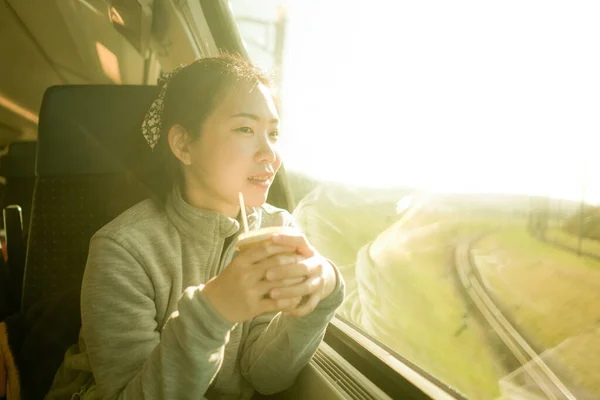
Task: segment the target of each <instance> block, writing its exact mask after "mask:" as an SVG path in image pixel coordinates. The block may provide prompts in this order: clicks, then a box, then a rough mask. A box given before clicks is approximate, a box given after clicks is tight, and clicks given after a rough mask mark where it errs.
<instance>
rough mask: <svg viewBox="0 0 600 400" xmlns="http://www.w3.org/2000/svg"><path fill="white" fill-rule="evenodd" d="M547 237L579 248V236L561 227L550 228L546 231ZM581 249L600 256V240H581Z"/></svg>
mask: <svg viewBox="0 0 600 400" xmlns="http://www.w3.org/2000/svg"><path fill="white" fill-rule="evenodd" d="M546 238H547V239H548V240H553V241H556V242H558V243H561V244H564V245H566V246H569V247H571V248H573V249H578V248H579V237H577V236H575V235H573V234H570V233H568V232H565V231H564V230H562V229H560V228H549V229H548V230H547V231H546ZM581 250H582V251H583V252H584V253H590V254H593V255H596V256H598V257H600V242H599V241H597V240H593V239H588V238H584V239H583V240H582V241H581Z"/></svg>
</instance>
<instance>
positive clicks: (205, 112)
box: [152, 54, 272, 204]
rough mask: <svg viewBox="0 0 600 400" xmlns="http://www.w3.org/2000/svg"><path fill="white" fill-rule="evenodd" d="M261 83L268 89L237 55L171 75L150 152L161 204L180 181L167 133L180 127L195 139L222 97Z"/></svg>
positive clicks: (260, 74)
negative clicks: (153, 161) (155, 138)
mask: <svg viewBox="0 0 600 400" xmlns="http://www.w3.org/2000/svg"><path fill="white" fill-rule="evenodd" d="M248 83H250V84H258V83H261V84H263V85H265V86H267V87H271V86H272V85H271V79H270V78H269V77H267V75H265V74H264V73H263V72H262V71H261V70H260V69H258V68H256V67H255V66H253V65H252V64H251V63H250V62H248V61H247V60H245V59H243V58H241V57H240V56H237V55H231V54H224V55H221V56H218V57H210V58H201V59H199V60H196V61H194V62H192V63H191V64H188V65H186V66H185V67H183V68H182V69H181V70H179V71H178V72H177V73H176V74H175V75H173V76H172V77H171V78H170V79H169V81H168V86H167V91H166V93H165V97H164V109H163V113H162V116H161V132H160V139H159V140H158V143H157V144H156V147H155V148H154V156H155V163H156V169H155V171H154V176H153V179H152V181H153V184H154V186H155V187H154V188H153V192H154V194H155V195H156V197H157V198H158V200H159V201H160V202H161V203H163V204H164V202H165V200H166V198H167V196H168V194H169V193H170V192H171V190H172V189H173V185H176V184H177V185H180V184H181V183H182V180H183V177H182V173H181V165H180V161H179V159H177V157H176V156H175V155H174V154H173V152H172V151H171V149H170V147H169V141H168V133H169V130H170V128H171V127H172V126H173V125H181V126H182V127H183V128H185V129H186V131H187V132H188V133H189V134H190V135H191V136H192V139H197V138H198V137H199V135H200V132H201V130H202V125H203V124H204V121H205V120H206V118H207V117H208V116H209V115H210V113H211V112H212V111H213V109H214V107H215V105H216V104H217V103H218V102H219V101H220V100H221V99H222V98H223V97H224V95H225V94H226V93H227V92H228V91H229V90H230V89H232V88H233V87H235V86H236V85H241V84H248Z"/></svg>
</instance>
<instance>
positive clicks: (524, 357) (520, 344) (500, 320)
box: [454, 240, 576, 400]
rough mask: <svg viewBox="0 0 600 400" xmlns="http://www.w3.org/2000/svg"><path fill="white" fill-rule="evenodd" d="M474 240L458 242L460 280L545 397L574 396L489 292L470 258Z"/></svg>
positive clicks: (555, 399) (554, 399) (569, 398)
mask: <svg viewBox="0 0 600 400" xmlns="http://www.w3.org/2000/svg"><path fill="white" fill-rule="evenodd" d="M473 243H474V240H465V241H462V242H461V243H459V244H458V246H457V247H456V249H455V253H454V263H455V267H456V269H457V273H458V278H459V281H460V283H461V284H462V285H463V287H464V289H465V291H466V293H467V295H468V296H469V298H470V300H471V301H472V302H473V303H474V304H475V306H476V307H477V309H478V310H479V311H480V312H481V314H482V315H483V318H484V319H485V321H486V322H487V323H488V324H489V325H490V327H491V328H492V329H493V330H494V332H495V333H496V334H497V335H498V337H499V338H500V340H501V341H502V342H503V343H504V345H505V346H506V348H507V349H508V350H509V351H510V353H512V355H513V356H514V357H515V358H516V359H517V360H518V361H519V363H520V364H521V365H522V366H523V368H524V371H525V372H526V373H527V374H528V375H529V377H530V378H531V380H532V381H533V382H535V384H536V385H537V387H539V389H540V390H541V391H542V393H543V394H544V395H545V396H546V398H548V399H552V400H563V399H567V400H574V399H576V397H575V395H573V393H571V391H570V390H569V388H567V386H566V385H565V384H564V383H563V382H562V381H561V380H560V379H559V378H558V377H557V376H556V374H555V373H554V372H553V371H552V369H550V367H548V365H547V364H546V363H545V362H544V360H543V359H542V358H541V357H540V356H539V355H538V354H537V353H536V352H535V350H533V348H532V346H531V345H529V343H527V340H525V339H524V338H523V337H522V336H521V335H520V334H519V332H518V331H517V330H516V329H515V327H514V326H512V324H511V323H510V321H509V320H508V319H507V318H506V317H505V316H504V315H503V313H502V312H501V311H500V308H499V307H498V306H497V305H496V304H495V303H494V301H493V300H492V298H491V297H490V296H489V295H488V293H487V291H486V290H485V287H484V285H483V284H482V282H481V281H480V277H479V275H478V274H477V273H476V271H475V267H474V266H473V264H472V262H471V255H470V253H471V245H472V244H473Z"/></svg>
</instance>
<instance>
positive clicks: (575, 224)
mask: <svg viewBox="0 0 600 400" xmlns="http://www.w3.org/2000/svg"><path fill="white" fill-rule="evenodd" d="M581 224H583V226H581V228H580V225H581ZM563 229H564V230H565V231H566V232H568V233H570V234H573V235H579V233H580V232H581V234H582V236H583V237H585V238H588V239H593V240H598V241H600V207H591V206H587V207H584V209H583V210H582V211H580V212H577V213H574V214H572V215H571V216H570V217H569V218H567V220H566V221H565V223H564V225H563Z"/></svg>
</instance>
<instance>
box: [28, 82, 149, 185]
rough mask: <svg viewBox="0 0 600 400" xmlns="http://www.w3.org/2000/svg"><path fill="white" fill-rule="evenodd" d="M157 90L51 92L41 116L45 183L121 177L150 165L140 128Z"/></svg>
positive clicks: (40, 164) (40, 168)
mask: <svg viewBox="0 0 600 400" xmlns="http://www.w3.org/2000/svg"><path fill="white" fill-rule="evenodd" d="M158 90H159V89H158V87H156V86H129V85H124V86H120V85H119V86H117V85H67V86H53V87H51V88H49V89H48V90H46V93H45V94H44V99H43V102H42V107H41V111H40V125H39V131H38V150H37V162H36V171H37V175H38V176H40V177H52V176H69V175H101V174H114V173H121V172H123V171H124V170H125V169H126V168H129V167H130V166H131V165H135V166H136V167H135V168H140V166H143V165H144V164H146V163H148V162H149V159H150V156H151V154H152V151H151V149H150V147H149V146H148V145H147V144H146V142H145V139H144V137H143V135H142V133H141V124H142V121H143V119H144V116H145V114H146V112H147V111H148V108H149V107H150V104H151V103H152V101H153V100H154V99H155V98H156V96H157V95H158Z"/></svg>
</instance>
